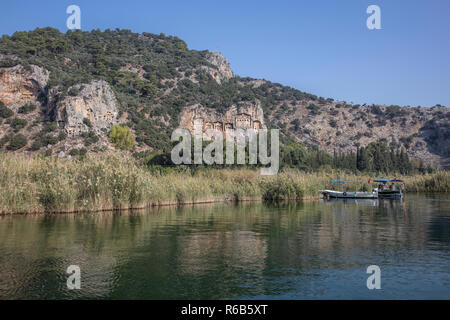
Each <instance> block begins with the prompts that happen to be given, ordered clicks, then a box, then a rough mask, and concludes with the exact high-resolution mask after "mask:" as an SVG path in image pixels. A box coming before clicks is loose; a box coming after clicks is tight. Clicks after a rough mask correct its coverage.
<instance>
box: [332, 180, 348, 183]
mask: <svg viewBox="0 0 450 320" xmlns="http://www.w3.org/2000/svg"><path fill="white" fill-rule="evenodd" d="M331 183H345V181H343V180H333V181H331Z"/></svg>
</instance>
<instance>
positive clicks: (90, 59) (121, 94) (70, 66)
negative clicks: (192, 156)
mask: <svg viewBox="0 0 450 320" xmlns="http://www.w3.org/2000/svg"><path fill="white" fill-rule="evenodd" d="M207 54H208V52H207V51H196V50H189V49H188V47H187V45H186V43H185V42H184V41H182V40H181V39H179V38H177V37H174V36H166V35H164V34H159V35H155V34H151V33H142V34H137V33H132V32H131V31H130V30H120V29H116V30H109V29H107V30H105V31H103V32H101V31H100V30H93V31H91V32H83V31H80V30H76V31H70V30H69V31H67V33H65V34H63V33H61V32H59V31H58V30H56V29H53V28H43V29H36V30H34V31H31V32H16V33H14V34H13V35H12V36H7V35H4V36H2V38H1V39H0V55H1V56H2V58H1V59H0V67H11V66H14V65H17V64H19V63H20V64H22V65H24V66H25V67H28V66H29V65H31V64H34V65H38V66H42V67H44V68H45V69H48V70H49V71H50V80H49V84H48V86H49V88H47V89H49V90H53V91H54V92H58V93H59V99H62V98H64V97H65V96H67V95H71V96H74V95H77V94H78V93H79V88H77V87H74V85H76V84H82V83H88V82H90V81H92V80H94V79H104V80H106V81H107V82H108V83H109V84H110V86H111V87H112V89H113V91H114V93H115V95H116V97H117V98H118V100H119V102H120V115H121V114H123V113H125V112H126V114H127V123H126V124H125V125H126V126H127V127H129V128H131V129H132V131H133V132H134V134H135V142H136V146H137V147H140V148H139V149H140V150H141V149H146V148H147V150H148V149H152V150H154V151H153V152H151V153H150V152H147V153H143V154H139V153H136V157H137V158H142V157H147V160H150V158H152V159H153V160H152V161H153V162H151V161H149V162H150V164H159V165H167V161H166V160H167V159H168V157H167V155H168V152H169V151H170V150H171V148H172V143H171V142H170V136H171V133H172V131H173V129H174V128H175V127H177V125H178V121H179V119H178V116H179V114H180V112H181V110H182V109H183V108H184V107H185V106H187V105H190V104H195V103H200V104H202V105H204V106H205V107H210V108H215V109H217V111H219V112H223V111H224V110H225V109H226V108H227V107H229V106H230V105H232V104H234V103H237V102H240V101H252V100H254V99H258V100H259V101H261V104H262V107H263V110H264V114H265V117H266V118H265V122H266V124H267V126H268V127H269V128H279V129H281V130H280V132H281V142H282V143H283V145H284V146H283V148H282V150H281V154H282V161H281V162H282V163H281V165H282V167H293V168H298V169H300V170H303V171H317V170H319V169H324V168H325V169H327V168H332V169H345V170H348V171H349V172H398V173H403V174H408V173H412V172H427V171H431V170H432V169H431V168H426V167H425V166H424V165H423V164H422V163H421V162H413V161H410V160H409V158H408V156H407V154H406V152H405V150H404V148H405V147H406V148H407V147H409V146H410V144H411V143H412V140H413V137H406V138H402V139H401V141H398V142H392V143H391V144H389V145H388V144H387V142H378V143H373V144H371V145H369V146H367V147H365V148H359V142H358V141H357V140H359V138H361V137H362V136H363V133H358V134H357V135H356V136H355V137H354V140H355V141H354V142H353V145H354V146H355V147H354V150H355V153H351V152H350V153H347V154H342V153H340V152H339V151H336V152H335V153H334V154H328V153H325V152H323V151H320V150H317V147H316V145H314V144H308V145H306V146H300V145H299V144H298V143H297V141H295V140H294V138H293V135H292V134H288V132H291V133H292V132H294V133H295V135H296V136H300V135H303V136H309V135H310V134H311V132H310V130H309V129H307V128H302V127H301V124H300V121H299V119H294V120H292V122H290V123H282V121H281V120H282V118H283V117H285V116H286V114H287V113H289V112H290V110H293V109H292V108H293V106H295V105H298V104H299V103H300V102H305V106H306V110H307V112H308V113H309V115H310V116H316V115H320V114H324V112H328V113H329V115H330V117H331V118H330V119H329V120H328V121H327V123H328V124H329V126H330V127H332V128H336V127H337V126H338V122H337V120H336V119H334V118H332V117H334V116H337V115H338V114H340V112H341V111H340V110H343V109H346V110H352V112H353V111H354V112H355V113H356V114H358V117H359V118H361V119H366V118H367V115H366V114H364V112H361V111H358V110H359V107H360V106H359V105H352V104H348V103H346V102H345V103H343V104H336V105H335V108H332V109H326V108H325V107H324V106H326V104H329V103H332V102H333V99H325V98H322V97H317V96H315V95H312V94H308V93H304V92H301V91H299V90H296V89H293V88H290V87H287V86H282V85H280V84H277V83H271V82H269V81H263V82H262V83H261V84H259V85H258V86H254V85H252V81H254V79H252V78H241V77H234V78H232V79H231V80H229V81H226V82H223V83H222V84H219V83H217V82H216V81H215V80H214V79H213V78H212V77H211V75H210V74H208V72H206V71H205V67H208V68H215V66H213V65H211V64H210V63H209V62H208V61H207V60H206V59H205V57H206V55H207ZM130 70H133V71H132V72H130ZM42 99H43V100H45V97H42ZM43 103H45V101H43ZM35 108H36V106H33V105H24V106H22V107H20V108H19V110H18V112H17V114H16V115H14V112H12V111H11V110H10V109H8V108H7V107H6V106H5V105H3V103H1V102H0V121H1V123H7V124H9V126H10V128H11V129H12V130H13V133H12V135H7V136H6V135H5V136H4V137H3V138H2V140H1V141H0V147H3V146H4V147H5V148H8V149H10V150H17V148H19V149H20V148H23V147H24V146H25V145H26V144H27V143H26V140H24V139H23V138H22V137H21V135H20V134H21V133H23V132H24V130H25V128H26V127H27V126H33V125H35V122H33V123H28V122H27V120H25V119H23V118H22V116H23V115H26V114H28V113H30V112H33V111H34V110H35ZM369 110H370V113H371V114H372V115H375V116H376V119H377V122H375V123H374V124H372V123H369V125H370V126H382V125H384V124H386V121H387V120H393V119H395V121H399V122H402V121H404V118H403V117H404V116H405V112H406V111H405V110H404V109H403V108H401V107H399V106H390V107H387V108H380V107H379V106H376V105H372V106H371V107H370V108H369ZM269 114H270V115H271V116H270V118H269V117H268V115H269ZM45 116H47V119H45V120H46V121H49V122H47V124H46V125H45V126H44V128H43V129H42V130H41V131H40V132H39V133H38V134H37V135H36V136H35V137H33V139H32V140H31V139H30V143H29V148H28V150H30V151H37V150H40V149H41V148H42V147H47V146H53V145H55V144H57V143H58V142H59V141H62V140H64V139H65V138H66V136H65V135H64V133H63V132H59V131H58V129H57V127H56V123H54V122H52V121H54V120H55V115H54V114H52V113H51V112H47V113H45ZM442 117H444V118H445V117H449V113H447V114H443V115H442ZM36 121H38V120H36ZM84 123H85V124H86V125H87V126H88V127H90V123H89V120H88V119H85V122H84ZM354 125H355V124H354V123H350V124H349V126H350V127H352V126H354ZM438 127H439V125H438V124H436V123H434V122H432V121H430V122H429V123H428V124H427V126H425V127H424V128H423V129H424V130H428V129H430V130H434V129H436V128H438ZM435 131H436V132H438V130H435ZM117 134H119V132H118V133H117ZM338 134H341V132H340V131H337V132H336V136H337V135H338ZM365 134H370V133H367V132H366V133H365ZM445 134H447V135H448V132H447V131H443V133H442V134H441V135H437V134H434V135H433V134H431V135H428V136H427V138H426V139H427V143H429V145H430V146H432V147H433V146H434V147H433V148H434V149H436V150H440V149H439V139H440V137H441V136H443V137H444V139H447V138H448V136H446V135H445ZM113 135H114V137H113V140H114V142H115V143H116V145H117V146H118V147H119V148H122V149H130V148H132V145H134V139H133V137H132V136H130V135H129V138H127V139H131V140H133V141H131V142H127V143H125V144H122V142H119V143H118V142H117V141H119V140H120V139H118V138H116V137H115V135H116V133H114V134H113ZM82 138H83V142H84V147H85V148H88V149H89V148H90V147H91V146H92V145H94V144H95V143H96V142H97V141H99V137H98V136H97V135H96V134H95V133H94V132H93V131H90V132H87V133H84V134H83V136H82ZM12 142H13V143H12ZM24 142H25V145H24V144H23V143H24ZM11 143H12V144H11ZM330 143H331V142H330ZM396 143H400V144H402V146H403V147H401V146H400V145H396ZM305 147H306V148H305ZM357 147H358V149H357ZM85 148H82V149H79V150H78V149H76V150H71V151H70V153H71V154H72V153H73V154H74V155H77V154H80V153H81V154H84V153H85V152H86V149H85ZM441 149H442V148H441ZM47 151H48V150H47ZM441 153H442V152H441Z"/></svg>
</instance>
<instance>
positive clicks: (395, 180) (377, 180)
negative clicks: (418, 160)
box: [373, 178, 403, 183]
mask: <svg viewBox="0 0 450 320" xmlns="http://www.w3.org/2000/svg"><path fill="white" fill-rule="evenodd" d="M373 182H383V183H386V182H403V180H400V179H395V178H394V179H376V180H373Z"/></svg>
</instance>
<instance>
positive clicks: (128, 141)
mask: <svg viewBox="0 0 450 320" xmlns="http://www.w3.org/2000/svg"><path fill="white" fill-rule="evenodd" d="M109 138H110V139H111V142H112V143H114V144H115V145H116V147H117V148H119V149H123V150H130V149H131V148H133V146H134V143H135V141H136V136H135V135H134V133H133V132H131V130H130V128H128V127H126V126H124V127H122V126H120V125H114V126H112V128H111V132H110V133H109Z"/></svg>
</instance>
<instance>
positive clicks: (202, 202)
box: [0, 196, 320, 217]
mask: <svg viewBox="0 0 450 320" xmlns="http://www.w3.org/2000/svg"><path fill="white" fill-rule="evenodd" d="M318 200H320V197H319V196H317V197H305V198H300V199H280V200H278V202H304V201H318ZM264 201H265V200H264V199H261V198H247V199H246V198H244V199H238V200H234V199H212V200H198V201H188V202H183V203H178V202H162V203H152V204H148V205H144V206H137V207H132V206H131V207H122V208H105V209H92V210H86V209H84V210H83V209H78V210H60V211H29V212H25V211H23V212H1V211H0V217H2V216H11V215H18V216H27V215H59V214H61V215H63V214H79V213H81V214H83V213H86V214H94V213H103V212H114V211H135V210H136V211H142V210H146V209H150V208H164V207H175V206H179V207H186V206H198V205H206V204H238V203H245V202H260V203H262V202H264Z"/></svg>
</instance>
